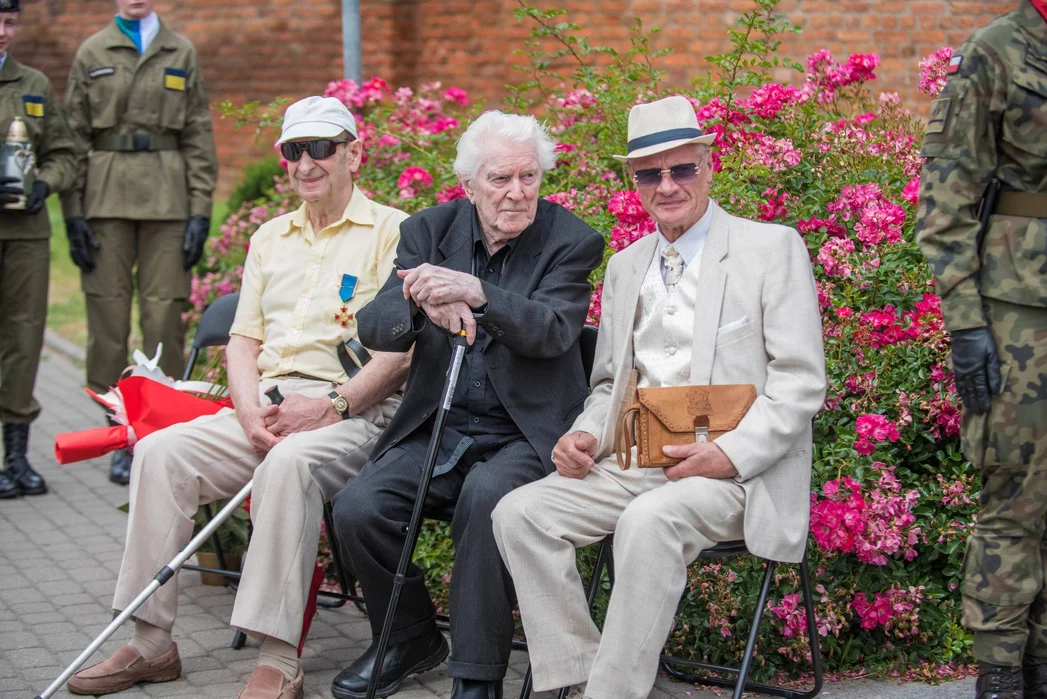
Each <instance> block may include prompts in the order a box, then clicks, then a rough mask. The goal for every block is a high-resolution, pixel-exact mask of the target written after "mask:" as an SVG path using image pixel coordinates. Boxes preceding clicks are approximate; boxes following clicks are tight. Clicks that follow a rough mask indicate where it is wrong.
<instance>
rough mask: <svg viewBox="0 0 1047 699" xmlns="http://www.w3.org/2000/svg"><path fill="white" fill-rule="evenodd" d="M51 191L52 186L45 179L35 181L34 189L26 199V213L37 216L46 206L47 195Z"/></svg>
mask: <svg viewBox="0 0 1047 699" xmlns="http://www.w3.org/2000/svg"><path fill="white" fill-rule="evenodd" d="M50 193H51V186H50V185H49V184H47V183H46V182H44V181H43V180H36V181H34V182H33V191H32V192H30V193H29V196H28V197H27V198H26V200H25V213H26V215H27V216H35V215H36V214H38V213H40V211H41V209H43V208H44V202H46V201H47V195H48V194H50Z"/></svg>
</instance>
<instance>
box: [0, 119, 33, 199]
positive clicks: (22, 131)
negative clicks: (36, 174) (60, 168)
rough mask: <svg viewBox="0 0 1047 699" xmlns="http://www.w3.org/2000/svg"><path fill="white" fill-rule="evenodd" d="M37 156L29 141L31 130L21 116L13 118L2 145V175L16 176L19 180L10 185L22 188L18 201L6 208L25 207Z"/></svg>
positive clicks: (0, 155)
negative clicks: (34, 154)
mask: <svg viewBox="0 0 1047 699" xmlns="http://www.w3.org/2000/svg"><path fill="white" fill-rule="evenodd" d="M35 165H36V158H35V157H34V156H33V146H32V145H31V144H30V143H29V131H28V130H27V129H26V127H25V122H24V121H22V118H21V117H15V118H14V119H12V120H11V125H10V126H8V127H7V139H6V140H5V141H4V143H3V145H0V175H2V176H4V177H14V178H16V179H17V180H18V182H15V183H12V184H11V185H8V186H10V187H17V188H20V189H21V190H22V194H20V195H19V196H18V201H16V202H14V203H13V204H7V205H5V206H4V208H5V209H24V208H25V200H26V195H27V194H28V193H29V192H30V191H32V189H33V179H34V178H33V168H34V166H35Z"/></svg>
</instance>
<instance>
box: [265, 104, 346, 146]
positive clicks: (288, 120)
mask: <svg viewBox="0 0 1047 699" xmlns="http://www.w3.org/2000/svg"><path fill="white" fill-rule="evenodd" d="M343 131H348V132H349V134H350V135H351V136H352V137H353V138H356V119H354V118H353V113H352V112H350V111H349V108H348V107H346V106H345V105H344V104H342V103H341V102H340V101H339V100H337V99H335V98H334V97H319V96H317V95H313V96H312V97H306V98H305V99H302V100H298V101H297V102H295V103H294V104H292V105H291V106H290V107H288V108H287V111H286V112H284V124H283V130H282V131H281V132H280V140H278V141H277V142H276V145H280V144H281V143H284V142H286V141H293V140H295V139H298V138H334V137H335V136H337V135H339V134H340V133H342V132H343Z"/></svg>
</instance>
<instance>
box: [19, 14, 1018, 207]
mask: <svg viewBox="0 0 1047 699" xmlns="http://www.w3.org/2000/svg"><path fill="white" fill-rule="evenodd" d="M542 4H545V5H546V6H552V5H561V4H564V5H567V6H568V8H569V9H570V15H569V18H570V19H571V20H572V21H574V22H576V23H577V24H579V25H581V26H582V27H583V28H585V29H586V30H587V31H589V32H590V34H589V36H590V39H591V41H592V42H593V43H594V44H609V45H613V46H615V47H618V48H622V47H625V46H626V45H627V42H628V36H629V33H628V30H629V27H631V26H632V22H633V18H634V17H640V18H642V19H643V21H644V23H645V25H647V26H656V27H661V28H662V30H663V31H662V33H661V34H660V36H659V38H658V39H657V42H658V44H657V45H658V47H670V48H672V49H673V53H672V54H671V55H670V56H668V57H666V58H664V59H662V65H663V66H664V67H665V68H667V69H668V70H669V71H670V80H671V81H672V82H673V83H674V84H678V85H686V84H688V83H689V82H690V80H691V79H692V78H693V77H695V76H697V75H701V74H702V72H703V71H705V70H707V69H708V64H706V63H705V61H704V60H703V59H702V57H704V56H706V55H708V54H712V53H717V52H720V51H723V50H726V49H727V48H728V46H729V45H728V43H727V40H726V30H727V29H728V28H730V27H733V26H734V23H735V21H736V20H737V19H738V17H739V16H740V14H741V13H742V12H745V11H747V10H749V9H751V8H752V7H753V2H752V0H572V1H571V2H569V3H542ZM1017 4H1018V0H1007V1H994V0H986V1H984V2H982V1H961V0H783V1H782V3H781V4H780V5H779V11H781V12H783V13H784V14H786V15H787V16H788V17H789V18H790V19H791V20H792V22H793V23H794V24H797V25H799V26H800V27H802V28H803V33H802V34H799V35H795V36H788V37H786V39H785V41H784V42H783V44H782V47H781V52H782V53H784V54H785V55H788V56H790V57H792V58H794V59H796V60H799V61H803V59H804V58H805V57H806V56H807V55H808V54H810V53H812V52H813V51H815V50H817V49H819V48H822V47H825V48H828V49H830V50H831V51H832V52H833V54H834V56H836V57H837V58H840V57H846V55H847V54H849V53H879V54H880V56H881V59H882V61H881V67H880V69H879V70H878V71H877V74H878V75H879V78H880V79H879V81H878V84H879V89H881V90H890V91H897V92H898V93H900V94H901V96H902V99H903V100H904V102H905V103H906V104H908V105H909V107H910V108H912V109H913V110H914V111H916V112H918V113H921V114H924V113H926V108H927V104H928V100H927V99H926V96H925V95H922V94H921V93H920V92H918V90H917V84H918V82H919V67H918V62H919V59H920V58H921V57H923V56H925V55H927V54H929V53H931V52H932V51H934V50H936V49H938V48H939V47H941V46H944V45H951V46H954V47H956V46H959V45H960V44H961V43H962V42H963V40H964V39H965V38H966V37H967V36H968V35H969V34H970V32H971V31H972V30H973V29H974V28H975V27H978V26H981V25H982V24H984V23H985V22H987V21H988V20H989V19H991V18H992V17H994V16H996V15H998V14H1001V13H1003V12H1007V11H1009V10H1011V9H1013V8H1014V7H1016V6H1017ZM23 6H24V8H25V9H24V10H23V11H22V27H21V30H20V34H19V35H18V37H17V39H16V41H15V44H14V48H13V50H12V53H14V55H15V56H17V57H18V58H19V59H20V60H22V61H24V62H25V63H28V64H29V65H32V66H34V67H37V68H39V69H41V70H43V71H44V72H45V73H47V74H48V75H49V76H50V77H51V79H52V80H53V81H54V83H55V88H56V89H57V90H58V91H59V93H60V94H61V93H62V92H63V91H64V89H65V77H66V72H67V71H68V67H69V64H70V62H71V60H72V57H73V55H74V54H75V52H76V48H77V46H78V45H79V44H80V42H81V41H83V39H84V38H86V37H87V36H89V35H90V34H92V33H93V32H95V31H97V30H98V29H100V28H101V27H102V26H103V25H104V24H105V22H107V21H109V20H110V18H111V17H112V13H113V7H114V6H113V4H112V3H110V2H108V1H107V0H91V1H88V2H79V3H74V2H69V1H68V0H40V1H37V2H30V3H24V5H23ZM360 6H361V15H362V18H361V21H362V35H363V37H364V47H363V72H364V75H365V77H369V76H371V75H381V76H382V77H384V78H386V79H387V80H388V81H389V82H390V84H393V85H417V84H419V83H421V82H427V81H432V80H441V81H442V82H443V83H444V84H445V85H457V86H459V87H462V88H465V89H466V90H468V91H469V92H470V93H471V94H473V95H474V96H476V97H482V98H485V99H486V100H488V101H489V102H493V101H497V100H498V99H499V98H500V97H501V96H503V95H504V86H505V85H506V84H507V83H511V82H516V81H518V80H519V79H520V77H519V76H520V74H519V73H517V72H516V71H514V70H513V69H512V67H513V65H521V64H522V63H523V58H522V57H521V56H515V55H513V54H512V51H513V49H516V48H520V47H522V44H523V41H524V39H526V37H527V34H528V32H529V31H530V26H529V25H525V24H522V23H518V22H517V21H516V20H515V18H514V16H513V10H514V9H515V8H516V7H517V2H516V0H361V2H360ZM157 11H158V12H159V13H160V15H161V17H162V18H163V19H164V21H165V23H167V24H168V26H170V27H171V28H173V29H175V30H176V31H179V32H181V33H183V34H185V35H186V36H188V37H189V38H190V39H191V40H192V41H193V42H194V43H195V44H196V47H197V49H198V51H199V53H200V57H201V61H202V63H203V70H204V75H205V77H206V80H207V86H208V90H209V92H210V96H211V99H212V102H219V101H222V100H226V99H230V100H233V101H234V102H243V101H247V100H261V101H263V102H265V101H267V100H269V99H270V98H272V97H273V96H276V95H283V96H288V97H297V96H304V95H307V94H315V93H318V92H322V91H323V89H324V87H325V85H326V83H327V81H328V80H331V79H337V78H339V77H341V75H342V47H341V41H342V38H341V2H340V0H294V2H287V0H282V1H281V2H272V1H270V0H225V2H223V3H214V2H212V1H211V0H181V1H180V2H171V1H170V0H167V1H166V2H164V1H161V2H158V3H157ZM779 77H781V78H783V79H784V78H786V77H788V76H787V75H783V76H779ZM215 131H216V138H217V141H218V148H219V157H220V159H221V163H222V173H221V183H220V186H219V194H222V193H225V192H228V190H229V189H230V188H231V187H232V185H233V184H235V182H236V180H237V178H238V173H239V168H240V167H241V166H242V165H243V164H244V163H246V162H250V161H251V160H252V159H256V158H257V157H259V155H260V154H262V153H267V152H269V144H268V143H265V144H254V143H253V138H252V136H251V134H249V133H244V132H236V131H235V130H234V129H233V126H232V124H231V123H229V122H228V121H227V120H225V121H223V120H219V119H218V114H217V112H215Z"/></svg>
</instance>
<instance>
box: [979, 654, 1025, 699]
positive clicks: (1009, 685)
mask: <svg viewBox="0 0 1047 699" xmlns="http://www.w3.org/2000/svg"><path fill="white" fill-rule="evenodd" d="M974 696H975V698H976V699H1023V695H1022V668H1020V667H1007V666H1005V665H991V664H990V663H983V662H981V661H979V662H978V683H977V684H976V685H975V689H974Z"/></svg>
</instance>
